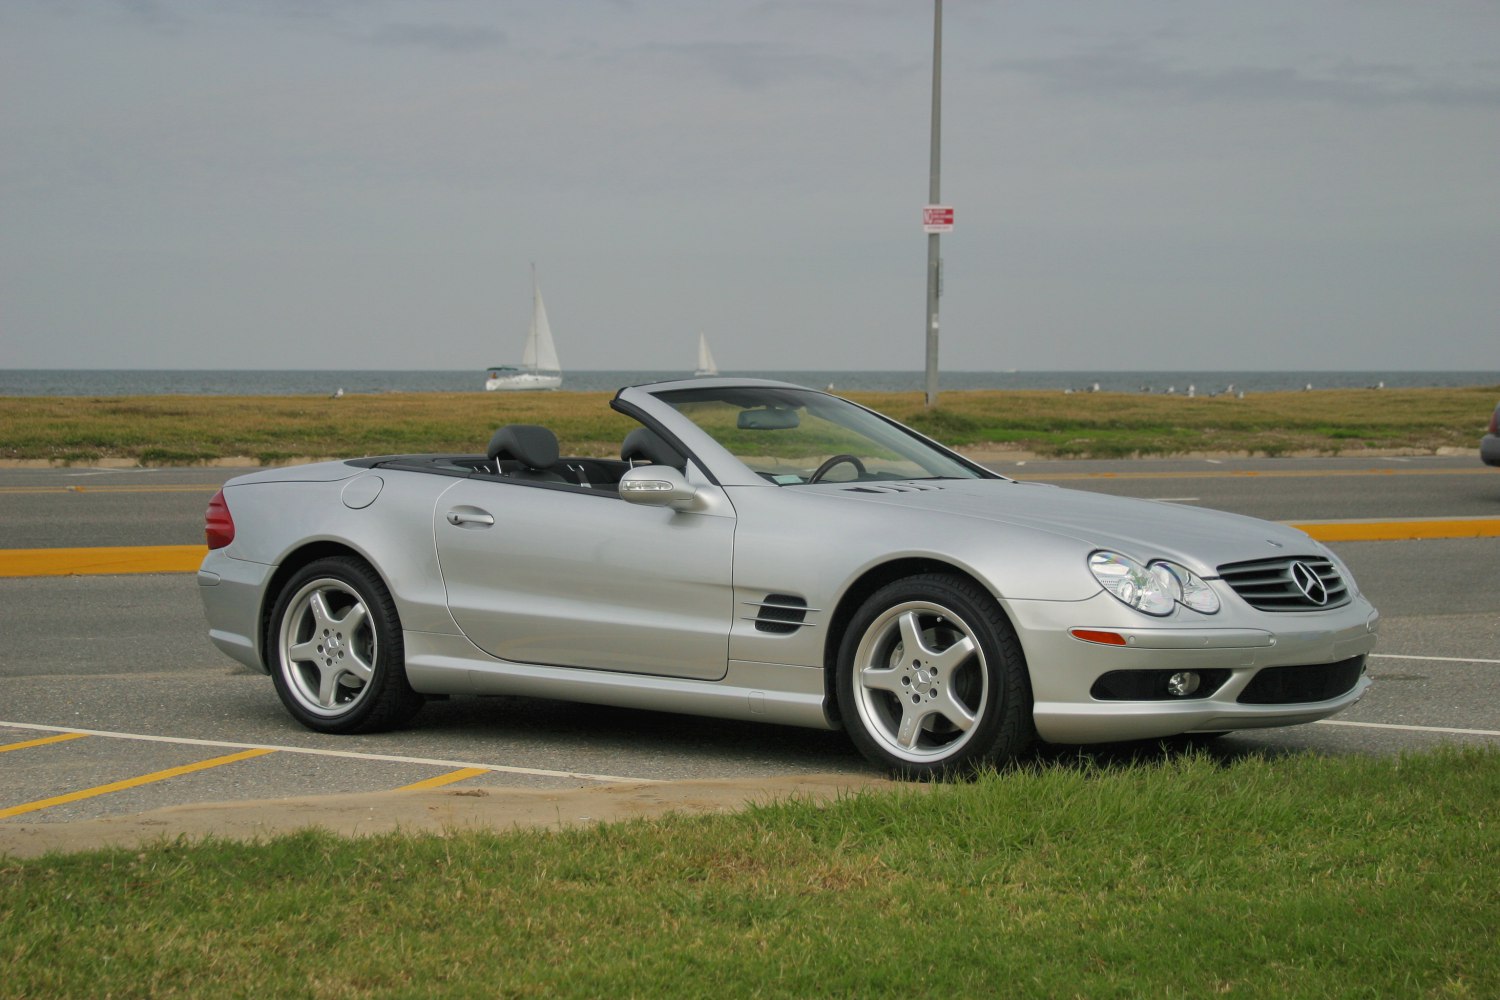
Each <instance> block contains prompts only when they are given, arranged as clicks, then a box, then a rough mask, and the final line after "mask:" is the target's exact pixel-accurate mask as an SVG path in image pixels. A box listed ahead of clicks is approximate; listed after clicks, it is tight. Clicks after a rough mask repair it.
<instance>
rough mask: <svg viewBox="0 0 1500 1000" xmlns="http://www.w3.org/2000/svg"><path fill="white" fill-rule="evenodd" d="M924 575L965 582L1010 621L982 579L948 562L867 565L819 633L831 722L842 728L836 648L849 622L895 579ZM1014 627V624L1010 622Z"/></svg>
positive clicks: (924, 559)
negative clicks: (938, 575)
mask: <svg viewBox="0 0 1500 1000" xmlns="http://www.w3.org/2000/svg"><path fill="white" fill-rule="evenodd" d="M924 573H945V574H948V575H950V576H956V577H959V578H961V579H964V580H968V581H969V582H971V583H973V584H974V585H975V586H976V587H978V588H979V589H981V590H983V591H984V592H985V593H987V594H989V595H990V598H991V600H993V601H994V602H995V607H996V608H997V609H998V610H999V611H1000V614H1002V615H1004V616H1005V618H1006V620H1007V621H1010V615H1009V613H1007V612H1006V610H1005V606H1004V605H1003V604H1002V603H1001V601H1000V599H999V597H998V596H997V595H996V594H995V591H994V588H992V587H991V586H990V585H989V584H987V583H985V582H984V581H983V580H982V579H980V578H979V577H977V576H975V575H974V574H973V573H971V572H969V571H968V570H966V569H964V568H963V567H961V566H956V565H954V564H953V563H951V562H947V561H945V560H942V559H936V558H931V557H907V558H903V559H893V560H891V561H890V562H884V563H881V564H880V565H878V566H871V567H870V568H869V569H867V570H865V571H864V572H863V573H862V574H860V575H859V576H858V577H856V578H855V579H854V581H853V582H852V583H851V584H850V585H849V586H848V587H846V588H845V589H844V593H843V595H842V596H841V597H840V598H839V600H838V603H837V604H836V605H835V606H834V609H833V614H831V615H830V616H829V618H828V627H827V629H826V631H825V632H824V634H823V691H824V704H825V705H826V706H827V714H828V717H829V719H830V720H831V721H833V722H835V723H838V724H839V725H840V726H842V725H843V718H842V716H841V714H840V712H839V705H838V690H837V678H838V656H839V646H841V645H842V644H843V641H844V632H845V631H846V630H847V629H848V628H849V622H850V621H851V620H853V618H854V615H855V613H856V612H858V611H859V609H860V606H861V605H863V604H864V603H865V601H866V600H868V599H869V597H870V595H871V594H873V593H875V592H876V591H877V590H879V589H880V588H881V587H884V586H885V585H886V584H888V583H893V582H895V581H896V580H902V579H905V578H906V577H909V576H921V575H922V574H924ZM1011 624H1012V626H1014V624H1015V623H1014V622H1011Z"/></svg>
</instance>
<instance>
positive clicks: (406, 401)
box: [0, 387, 1500, 465]
mask: <svg viewBox="0 0 1500 1000" xmlns="http://www.w3.org/2000/svg"><path fill="white" fill-rule="evenodd" d="M1497 396H1500V387H1488V388H1480V387H1476V388H1463V389H1382V390H1371V389H1334V390H1322V391H1313V392H1277V393H1257V394H1253V395H1249V396H1246V397H1245V398H1244V399H1235V398H1232V397H1228V396H1220V397H1217V398H1206V397H1200V398H1196V399H1188V398H1187V397H1185V396H1165V395H1142V394H1130V393H1074V394H1063V393H1059V392H1038V391H1026V392H1000V391H976V392H948V393H945V394H944V395H943V396H942V400H941V405H940V406H938V407H936V408H935V409H932V410H928V409H927V408H926V407H924V406H923V402H922V396H921V394H920V393H851V394H850V398H851V399H853V400H855V401H856V402H860V403H863V404H865V405H867V406H871V407H873V408H875V409H877V410H880V411H882V412H884V413H887V414H889V415H890V416H892V417H895V418H896V419H897V420H900V421H902V422H903V423H907V424H909V425H911V426H912V427H915V428H916V429H918V430H920V431H922V432H923V433H925V434H927V435H929V436H931V437H934V438H936V439H937V440H939V441H942V442H943V443H945V444H948V445H950V446H954V447H960V448H969V449H988V450H994V449H1003V450H1012V451H1024V452H1028V453H1030V454H1034V455H1038V456H1043V457H1078V458H1118V457H1126V456H1132V455H1174V454H1188V453H1195V452H1209V453H1215V454H1224V453H1229V454H1235V453H1244V454H1255V455H1285V454H1294V453H1316V454H1342V453H1348V452H1358V451H1360V450H1362V449H1372V448H1374V449H1386V450H1391V449H1396V450H1408V451H1412V452H1415V453H1426V454H1431V453H1434V452H1436V451H1437V450H1438V449H1440V448H1461V449H1475V448H1477V446H1478V441H1479V438H1480V436H1481V435H1482V434H1483V433H1484V426H1485V424H1486V423H1487V422H1488V420H1489V415H1490V413H1491V412H1492V411H1493V409H1494V406H1495V400H1496V398H1497ZM609 399H610V394H609V393H588V392H550V393H516V394H511V393H502V394H495V393H482V392H469V393H390V394H382V395H367V396H345V397H343V398H340V399H329V398H325V397H322V396H134V397H97V398H90V397H58V396H50V397H49V396H5V397H0V428H4V430H3V431H0V460H10V461H16V460H43V461H50V462H56V463H59V464H85V463H92V462H97V461H100V460H102V459H127V460H135V461H138V462H140V463H141V464H145V465H184V464H187V465H190V464H195V463H201V462H212V461H215V460H219V459H228V458H241V459H249V460H251V461H252V462H259V463H262V464H276V463H285V462H289V461H294V460H298V459H305V458H313V457H330V456H337V457H355V456H361V455H383V454H399V453H409V452H456V453H465V454H472V453H478V452H482V451H484V448H485V445H486V444H487V443H488V442H489V438H490V435H491V433H493V431H494V430H495V428H496V427H499V426H500V425H502V424H507V423H533V424H543V425H545V426H548V427H551V428H552V429H553V430H554V431H556V432H557V435H558V437H559V438H560V439H561V442H562V448H563V452H564V454H573V455H597V456H613V455H618V453H619V447H620V441H621V439H622V438H623V437H624V436H625V434H626V433H627V432H628V431H629V430H630V429H631V427H632V426H634V425H633V423H632V422H631V421H630V420H629V419H627V418H625V417H623V416H621V415H619V414H617V413H615V412H614V411H612V410H610V409H609Z"/></svg>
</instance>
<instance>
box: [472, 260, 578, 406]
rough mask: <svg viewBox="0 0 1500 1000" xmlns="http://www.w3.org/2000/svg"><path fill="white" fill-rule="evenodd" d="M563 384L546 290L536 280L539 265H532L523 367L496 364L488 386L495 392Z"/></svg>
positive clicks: (522, 359)
mask: <svg viewBox="0 0 1500 1000" xmlns="http://www.w3.org/2000/svg"><path fill="white" fill-rule="evenodd" d="M561 386H562V366H561V365H560V364H558V361H557V346H556V345H555V344H553V343H552V325H551V324H550V323H548V322H547V307H546V306H545V305H543V304H542V289H541V287H540V286H539V285H538V284H537V282H536V265H535V264H533V265H531V329H530V330H529V331H528V332H527V334H526V347H525V349H524V350H523V351H522V352H521V367H519V368H515V367H512V366H510V365H496V366H494V367H492V368H490V369H489V372H488V377H486V378H485V380H484V387H485V389H486V390H489V391H491V392H496V391H510V392H516V391H524V390H528V389H530V390H534V389H557V388H559V387H561Z"/></svg>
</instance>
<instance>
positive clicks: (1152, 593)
mask: <svg viewBox="0 0 1500 1000" xmlns="http://www.w3.org/2000/svg"><path fill="white" fill-rule="evenodd" d="M1089 570H1090V572H1092V573H1093V574H1094V579H1096V580H1098V581H1099V585H1100V586H1102V587H1103V588H1104V589H1105V590H1107V591H1109V592H1110V594H1112V595H1113V596H1114V597H1115V598H1116V599H1117V600H1119V601H1120V602H1121V603H1123V604H1127V605H1129V606H1130V607H1132V608H1135V609H1136V610H1137V611H1140V612H1142V613H1143V614H1148V615H1152V616H1154V617H1157V618H1163V617H1165V616H1167V615H1170V614H1171V613H1172V612H1173V610H1175V609H1176V607H1177V605H1179V604H1181V605H1182V606H1183V607H1187V608H1192V609H1193V610H1194V611H1197V612H1199V613H1201V614H1205V615H1211V614H1213V613H1214V612H1216V611H1218V610H1219V595H1218V594H1215V593H1214V591H1213V588H1212V587H1210V586H1209V585H1208V584H1207V582H1205V581H1204V580H1203V579H1202V578H1201V577H1199V576H1198V574H1196V573H1194V572H1193V571H1192V570H1190V569H1188V568H1187V567H1186V566H1180V565H1178V564H1177V563H1173V562H1167V561H1166V560H1165V559H1158V560H1156V561H1155V562H1152V563H1150V564H1149V565H1143V564H1141V563H1139V562H1137V561H1136V560H1134V559H1132V558H1130V557H1129V556H1124V555H1121V554H1120V553H1118V552H1107V551H1101V552H1095V553H1094V554H1093V555H1091V556H1089Z"/></svg>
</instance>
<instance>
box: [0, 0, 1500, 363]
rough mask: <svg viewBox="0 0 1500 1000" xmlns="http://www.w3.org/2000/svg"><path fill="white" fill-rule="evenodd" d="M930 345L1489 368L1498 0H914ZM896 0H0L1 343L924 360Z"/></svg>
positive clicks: (617, 359)
mask: <svg viewBox="0 0 1500 1000" xmlns="http://www.w3.org/2000/svg"><path fill="white" fill-rule="evenodd" d="M944 28H945V30H944V43H943V44H944V52H943V54H944V66H943V150H942V167H943V170H942V195H943V201H944V202H945V203H949V204H952V205H953V206H955V209H956V215H957V220H956V221H957V227H956V229H955V231H954V232H953V233H952V234H951V235H949V236H945V237H943V240H942V252H943V257H944V260H945V285H944V293H945V294H944V297H943V300H942V365H943V368H944V369H951V370H959V369H967V370H996V369H1008V368H1019V369H1093V370H1113V369H1143V370H1151V369H1174V370H1176V369H1181V370H1207V369H1310V368H1311V369H1349V368H1353V369H1449V368H1457V369H1468V368H1474V369H1484V370H1494V369H1496V368H1497V367H1500V3H1497V2H1495V0H1432V2H1425V3H1416V2H1412V0H1255V2H1253V3H1250V2H1234V3H1230V2H1222V3H1206V2H1201V0H1181V2H1173V0H1134V2H1127V0H1093V2H1090V0H1068V2H1056V0H1005V2H1001V0H996V2H984V0H948V2H947V3H946V4H945V5H944ZM931 73H932V3H931V0H801V2H793V0H762V2H756V0H713V2H704V0H696V2H692V0H660V2H657V0H613V2H610V0H551V2H543V0H528V2H504V0H427V2H418V0H0V367H7V368H51V367H79V368H158V367H168V368H242V367H243V368H319V369H321V368H329V369H359V368H422V369H477V368H481V367H483V366H485V365H489V364H494V363H500V362H506V361H511V362H514V361H516V360H518V359H519V356H520V351H521V346H522V341H523V340H524V337H525V331H526V326H527V321H528V319H529V316H530V310H531V300H530V296H531V288H530V272H529V268H528V262H530V261H533V260H534V261H535V262H536V264H537V268H538V272H539V275H540V278H541V285H542V289H543V292H544V294H545V295H546V301H547V307H548V312H549V313H550V315H551V319H552V326H553V329H554V331H555V333H556V337H557V343H558V351H559V353H560V355H561V357H562V362H563V365H564V367H565V368H572V369H615V368H629V369H679V368H690V367H692V364H693V361H694V359H695V356H696V345H697V337H698V334H699V333H700V332H702V333H705V334H707V336H708V338H709V342H710V344H711V345H712V347H713V350H714V353H715V354H716V355H717V358H718V361H719V364H720V366H721V367H722V368H724V369H726V370H734V369H762V370H763V369H793V370H795V369H905V370H919V369H921V367H922V365H923V358H924V354H923V327H924V310H925V302H924V285H923V277H924V268H925V264H926V253H927V241H926V237H925V236H924V235H923V234H922V231H921V218H920V216H921V206H922V205H923V204H924V203H925V201H926V199H927V186H928V136H929V127H930V108H931Z"/></svg>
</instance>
